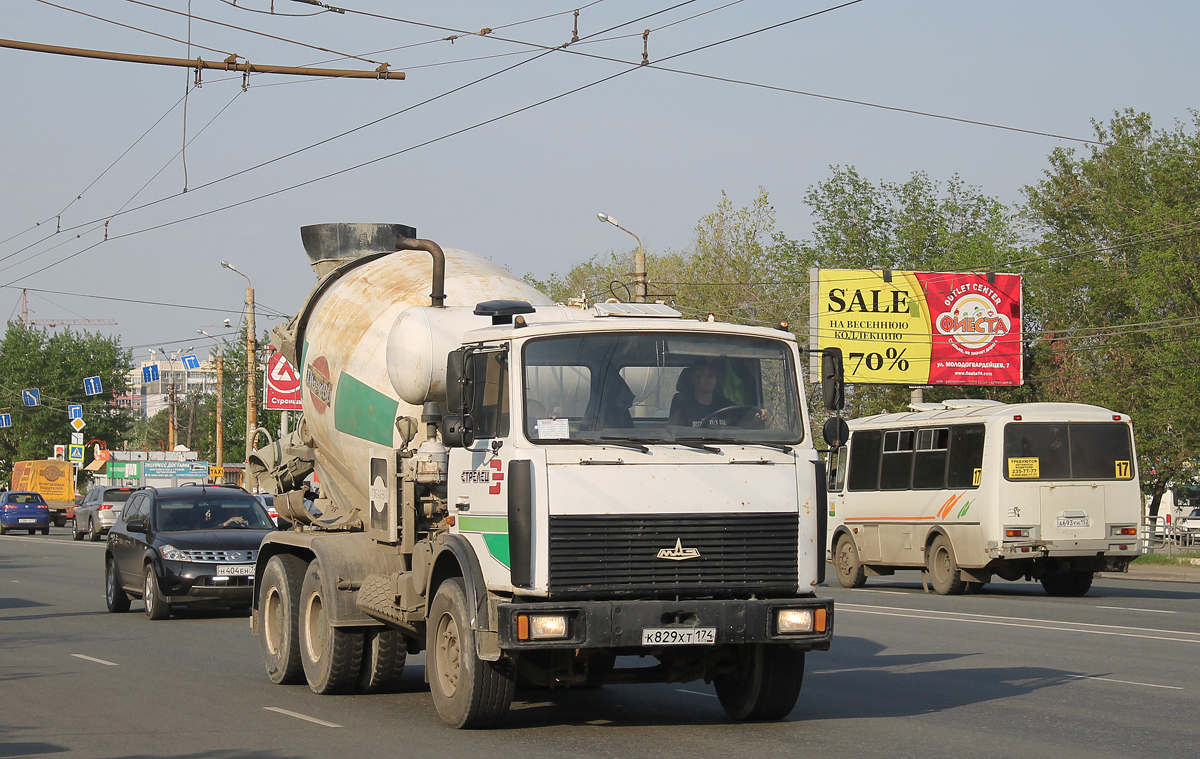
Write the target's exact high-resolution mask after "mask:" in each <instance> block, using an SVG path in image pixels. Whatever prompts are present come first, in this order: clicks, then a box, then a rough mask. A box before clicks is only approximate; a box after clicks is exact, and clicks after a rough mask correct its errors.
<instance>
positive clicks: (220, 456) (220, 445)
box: [196, 329, 225, 469]
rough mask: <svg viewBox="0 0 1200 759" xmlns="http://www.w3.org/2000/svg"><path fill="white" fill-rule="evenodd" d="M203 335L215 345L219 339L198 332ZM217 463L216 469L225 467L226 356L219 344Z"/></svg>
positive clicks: (200, 331) (200, 330)
mask: <svg viewBox="0 0 1200 759" xmlns="http://www.w3.org/2000/svg"><path fill="white" fill-rule="evenodd" d="M196 331H197V332H199V333H200V334H201V335H204V336H205V337H208V338H211V339H212V341H213V342H214V343H216V342H217V338H215V337H213V336H212V335H210V334H208V333H207V332H205V331H204V330H202V329H198V330H196ZM216 360H217V440H216V444H217V461H216V467H217V468H218V469H221V468H223V467H224V466H225V355H224V354H223V353H221V344H220V343H217V359H216Z"/></svg>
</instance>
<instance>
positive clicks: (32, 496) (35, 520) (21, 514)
mask: <svg viewBox="0 0 1200 759" xmlns="http://www.w3.org/2000/svg"><path fill="white" fill-rule="evenodd" d="M9 530H29V534H30V535H32V534H33V533H34V532H36V531H38V530H41V531H42V534H43V535H49V534H50V506H49V505H47V503H46V499H45V498H42V494H41V493H32V492H28V491H20V490H12V491H9V492H7V493H0V535H3V534H4V533H6V532H8V531H9Z"/></svg>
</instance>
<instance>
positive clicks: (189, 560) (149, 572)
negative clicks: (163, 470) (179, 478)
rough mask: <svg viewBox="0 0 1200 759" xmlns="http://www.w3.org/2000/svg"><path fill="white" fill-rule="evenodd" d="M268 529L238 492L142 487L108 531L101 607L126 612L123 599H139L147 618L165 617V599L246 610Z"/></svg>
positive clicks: (259, 510)
mask: <svg viewBox="0 0 1200 759" xmlns="http://www.w3.org/2000/svg"><path fill="white" fill-rule="evenodd" d="M274 529H275V525H274V523H273V522H272V521H271V518H270V517H268V516H267V512H266V511H265V510H264V509H263V507H262V504H260V503H259V502H258V500H256V499H255V498H254V496H252V495H250V494H249V493H247V492H245V491H244V490H241V489H232V488H223V487H215V486H207V487H206V486H195V487H179V488H161V489H156V488H149V487H148V488H142V489H141V490H138V491H136V492H135V493H134V494H133V495H132V496H130V497H129V500H128V501H127V502H126V504H125V508H124V510H123V511H122V513H121V518H120V519H119V520H118V521H117V522H116V524H114V525H113V526H112V529H110V530H109V533H108V547H107V549H106V550H105V555H104V596H105V601H106V602H107V604H108V610H109V611H112V612H123V611H128V610H129V600H130V598H141V599H142V600H143V601H144V602H145V605H146V616H148V617H149V618H150V619H166V618H167V617H168V616H170V614H171V606H172V604H189V605H198V606H199V605H206V606H228V607H230V608H233V609H248V608H250V603H251V601H252V600H253V594H254V561H255V559H256V558H257V557H258V546H259V543H261V542H262V539H263V536H265V535H266V534H268V533H269V532H271V531H273V530H274Z"/></svg>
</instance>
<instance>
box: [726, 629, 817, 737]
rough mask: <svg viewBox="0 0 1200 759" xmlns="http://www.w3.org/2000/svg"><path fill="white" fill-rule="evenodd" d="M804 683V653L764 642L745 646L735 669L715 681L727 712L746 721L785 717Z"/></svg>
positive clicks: (794, 704)
mask: <svg viewBox="0 0 1200 759" xmlns="http://www.w3.org/2000/svg"><path fill="white" fill-rule="evenodd" d="M803 684H804V652H803V651H795V650H793V649H791V648H789V647H787V646H779V645H767V644H763V643H755V644H749V645H745V646H742V648H741V650H740V651H738V662H737V666H736V668H735V670H734V671H733V672H732V673H727V674H721V675H717V677H716V678H714V680H713V686H714V687H715V688H716V691H717V698H719V699H720V700H721V706H722V707H724V708H725V713H726V714H728V715H729V716H730V717H733V718H734V719H744V720H768V719H783V718H784V717H786V716H787V715H788V714H790V713H791V711H792V709H793V708H795V706H796V699H797V698H799V697H800V687H801V686H802V685H803Z"/></svg>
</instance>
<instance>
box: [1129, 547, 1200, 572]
mask: <svg viewBox="0 0 1200 759" xmlns="http://www.w3.org/2000/svg"><path fill="white" fill-rule="evenodd" d="M1132 563H1134V564H1156V565H1159V566H1168V567H1177V566H1200V551H1174V552H1172V553H1167V552H1166V549H1162V548H1160V549H1157V553H1148V554H1142V555H1141V556H1139V557H1137V558H1136V559H1134V560H1133V562H1132Z"/></svg>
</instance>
